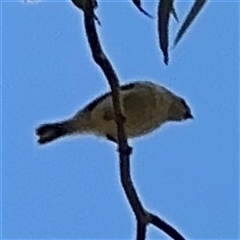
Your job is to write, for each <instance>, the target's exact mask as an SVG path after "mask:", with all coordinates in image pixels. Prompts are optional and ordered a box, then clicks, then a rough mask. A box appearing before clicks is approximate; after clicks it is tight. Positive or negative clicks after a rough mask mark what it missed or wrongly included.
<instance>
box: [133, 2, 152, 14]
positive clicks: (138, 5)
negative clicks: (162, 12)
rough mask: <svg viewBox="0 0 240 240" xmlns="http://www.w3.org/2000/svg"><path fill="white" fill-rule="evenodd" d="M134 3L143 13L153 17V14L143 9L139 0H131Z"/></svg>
mask: <svg viewBox="0 0 240 240" xmlns="http://www.w3.org/2000/svg"><path fill="white" fill-rule="evenodd" d="M132 1H133V3H134V5H135V6H136V7H137V9H138V10H139V11H140V12H142V13H143V14H144V15H146V16H148V17H149V18H153V16H152V15H151V14H150V13H148V12H147V11H145V10H144V9H143V8H142V6H141V0H132Z"/></svg>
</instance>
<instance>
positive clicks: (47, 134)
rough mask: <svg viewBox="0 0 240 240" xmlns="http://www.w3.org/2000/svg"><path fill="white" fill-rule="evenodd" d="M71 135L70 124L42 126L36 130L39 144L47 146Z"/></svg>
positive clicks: (61, 123)
mask: <svg viewBox="0 0 240 240" xmlns="http://www.w3.org/2000/svg"><path fill="white" fill-rule="evenodd" d="M67 134H69V129H68V122H60V123H49V124H42V125H40V126H39V127H38V128H37V129H36V135H37V136H38V137H39V139H38V143H39V144H45V143H48V142H51V141H53V140H55V139H57V138H60V137H63V136H65V135H67Z"/></svg>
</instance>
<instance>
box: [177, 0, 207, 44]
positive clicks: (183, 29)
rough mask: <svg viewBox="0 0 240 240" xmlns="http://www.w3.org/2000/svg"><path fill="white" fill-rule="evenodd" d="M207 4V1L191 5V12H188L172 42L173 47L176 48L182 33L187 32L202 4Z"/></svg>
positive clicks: (203, 0) (198, 1) (199, 0)
mask: <svg viewBox="0 0 240 240" xmlns="http://www.w3.org/2000/svg"><path fill="white" fill-rule="evenodd" d="M206 2H207V0H196V1H195V3H194V4H193V6H192V8H191V10H190V11H189V13H188V15H187V17H186V19H185V21H184V22H183V24H182V26H181V28H180V29H179V31H178V33H177V36H176V38H175V40H174V46H176V45H177V44H178V43H179V41H180V40H181V39H182V37H183V35H184V33H185V32H186V31H187V29H188V28H189V26H190V25H191V24H192V22H193V20H194V19H195V18H196V16H197V15H198V14H199V12H200V10H201V9H202V8H203V6H204V4H205V3H206Z"/></svg>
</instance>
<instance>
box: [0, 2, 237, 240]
mask: <svg viewBox="0 0 240 240" xmlns="http://www.w3.org/2000/svg"><path fill="white" fill-rule="evenodd" d="M99 5H100V6H99V9H98V11H97V15H98V16H99V18H100V19H101V22H102V27H99V28H98V30H99V32H100V33H101V39H102V43H103V45H104V48H105V50H106V52H107V54H108V56H109V57H110V59H111V60H112V62H113V63H114V66H115V68H116V69H117V73H118V74H119V77H120V78H121V81H122V82H129V81H131V80H132V79H139V80H140V79H143V80H144V79H153V80H154V81H156V82H158V83H159V84H162V85H164V86H167V87H169V88H170V89H172V90H173V91H175V92H176V93H178V94H179V95H181V96H183V97H185V98H186V99H187V101H188V102H189V104H190V105H191V108H192V111H193V113H194V116H195V119H194V120H193V121H188V122H183V123H172V124H167V125H165V126H164V127H162V128H161V129H159V130H158V131H156V132H155V133H153V134H150V135H149V136H146V137H143V138H140V139H137V140H133V141H130V143H131V145H132V146H133V147H134V151H133V155H132V158H131V166H132V175H133V180H134V183H135V184H136V187H137V190H138V192H139V194H140V196H141V199H142V200H143V202H144V205H145V206H146V207H147V208H148V209H149V210H151V211H152V212H154V213H157V214H159V215H160V216H162V217H163V218H164V219H166V220H167V221H169V222H170V223H171V224H173V225H174V226H176V227H177V228H178V229H179V230H180V231H181V232H182V233H183V234H185V236H186V237H188V238H190V239H196V238H199V239H214V238H216V239H219V238H221V239H230V238H232V239H233V238H234V239H237V238H238V236H239V235H238V233H239V229H238V227H239V226H238V224H239V219H238V213H239V206H238V205H239V199H238V191H239V178H238V174H239V172H238V170H239V165H238V164H239V163H238V162H239V155H238V154H239V147H238V144H239V139H238V138H239V136H238V135H239V129H238V117H239V114H238V112H239V104H238V91H239V72H238V68H239V65H238V64H239V4H238V3H237V2H230V1H211V2H210V3H209V4H208V5H207V7H206V8H205V9H204V11H203V12H202V14H201V16H200V17H199V18H198V19H197V21H196V22H195V23H194V25H193V26H192V28H191V29H190V31H188V34H187V35H186V36H185V38H184V39H183V41H182V42H181V43H180V45H179V46H178V47H177V48H176V49H175V50H174V51H172V52H171V59H170V66H168V67H166V66H164V64H163V62H162V56H161V54H160V52H159V47H158V42H157V34H156V23H155V21H153V20H151V19H148V18H147V17H145V16H144V15H142V14H140V13H139V12H138V11H137V9H136V8H135V7H134V6H133V4H132V3H131V1H122V2H119V1H112V2H111V1H100V3H99ZM190 5H191V4H190V2H189V1H188V2H178V4H177V10H178V14H179V18H180V19H181V22H182V21H183V19H184V16H185V14H186V12H187V11H188V10H189V7H190ZM156 6H157V4H156V1H155V2H152V1H151V2H150V1H149V2H144V7H145V9H147V10H148V11H149V12H150V13H152V14H156ZM1 10H2V14H1V18H2V19H1V22H2V70H3V71H2V82H1V89H2V100H3V101H2V119H3V121H2V136H3V142H2V234H3V238H4V239H6V238H15V239H20V238H21V239H27V238H31V239H37V238H43V239H50V238H55V239H59V238H66V239H70V238H78V239H80V238H93V239H96V238H102V239H103V238H118V239H120V238H125V239H129V238H130V237H133V236H134V235H135V222H134V216H133V214H132V212H131V210H130V207H129V205H128V203H127V201H126V198H125V196H124V193H123V190H122V188H121V185H120V181H119V166H118V165H119V164H118V158H117V152H116V147H115V146H114V145H112V144H111V143H108V142H107V141H105V140H103V139H98V138H95V137H84V136H82V137H78V138H77V137H75V138H70V139H62V140H59V141H57V142H56V143H55V144H50V145H47V146H38V144H37V143H36V137H35V135H34V129H35V128H36V127H37V126H38V125H39V124H41V123H44V122H48V121H55V120H59V119H62V118H65V117H68V116H71V115H72V114H74V113H75V111H77V110H79V109H80V108H81V107H83V106H84V104H86V103H87V102H89V101H90V100H92V99H93V98H94V97H95V96H97V95H99V94H101V93H103V92H105V91H106V90H107V89H108V85H107V83H106V79H105V78H104V76H103V74H102V72H101V71H100V69H99V68H98V67H97V66H96V65H95V63H94V62H93V60H92V59H91V54H90V52H89V47H88V44H87V42H86V37H85V33H84V29H83V16H82V13H81V12H80V11H78V10H77V9H76V8H75V7H74V6H73V4H72V3H71V2H70V1H68V2H66V1H65V2H50V1H49V2H47V1H44V2H40V3H33V4H24V3H23V2H21V1H14V2H10V1H4V2H2V3H1ZM171 27H172V28H171V31H170V33H171V36H172V38H171V42H172V40H173V36H174V34H175V33H176V30H177V28H178V27H179V25H178V24H177V23H175V22H174V21H172V24H171ZM148 237H149V239H153V238H156V237H159V238H161V237H165V235H163V234H162V232H161V231H158V230H156V229H155V228H153V227H150V228H149V229H148Z"/></svg>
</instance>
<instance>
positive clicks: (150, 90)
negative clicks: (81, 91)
mask: <svg viewBox="0 0 240 240" xmlns="http://www.w3.org/2000/svg"><path fill="white" fill-rule="evenodd" d="M119 99H120V104H121V107H122V111H123V116H124V120H125V121H124V126H125V132H126V136H127V137H128V138H136V137H140V136H143V135H146V134H148V133H150V132H153V131H154V130H156V129H158V128H159V127H160V126H161V125H163V124H164V123H167V122H172V121H174V122H179V121H184V120H187V119H193V115H192V113H191V109H190V107H189V106H188V105H187V103H186V101H185V100H184V99H183V98H181V97H179V96H178V95H176V94H175V93H173V92H172V91H170V90H169V89H167V88H165V87H163V86H161V85H159V84H157V83H155V82H153V81H152V80H151V81H133V82H130V83H126V84H123V85H121V86H120V88H119ZM80 134H88V135H95V136H99V137H105V138H106V139H108V140H110V141H112V142H116V143H117V142H118V137H117V125H116V121H115V114H114V109H113V104H112V94H111V91H109V92H107V93H105V94H103V95H100V96H99V97H97V98H95V99H94V100H93V101H92V102H90V103H88V104H87V105H86V106H85V107H84V108H82V109H81V110H80V111H78V112H77V113H76V114H75V115H73V116H72V117H70V118H68V119H64V120H62V121H57V122H53V123H46V124H41V125H40V126H39V127H37V128H36V135H37V136H38V140H37V141H38V143H39V144H46V143H49V142H52V141H54V140H56V139H58V138H62V137H65V136H71V135H80Z"/></svg>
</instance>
